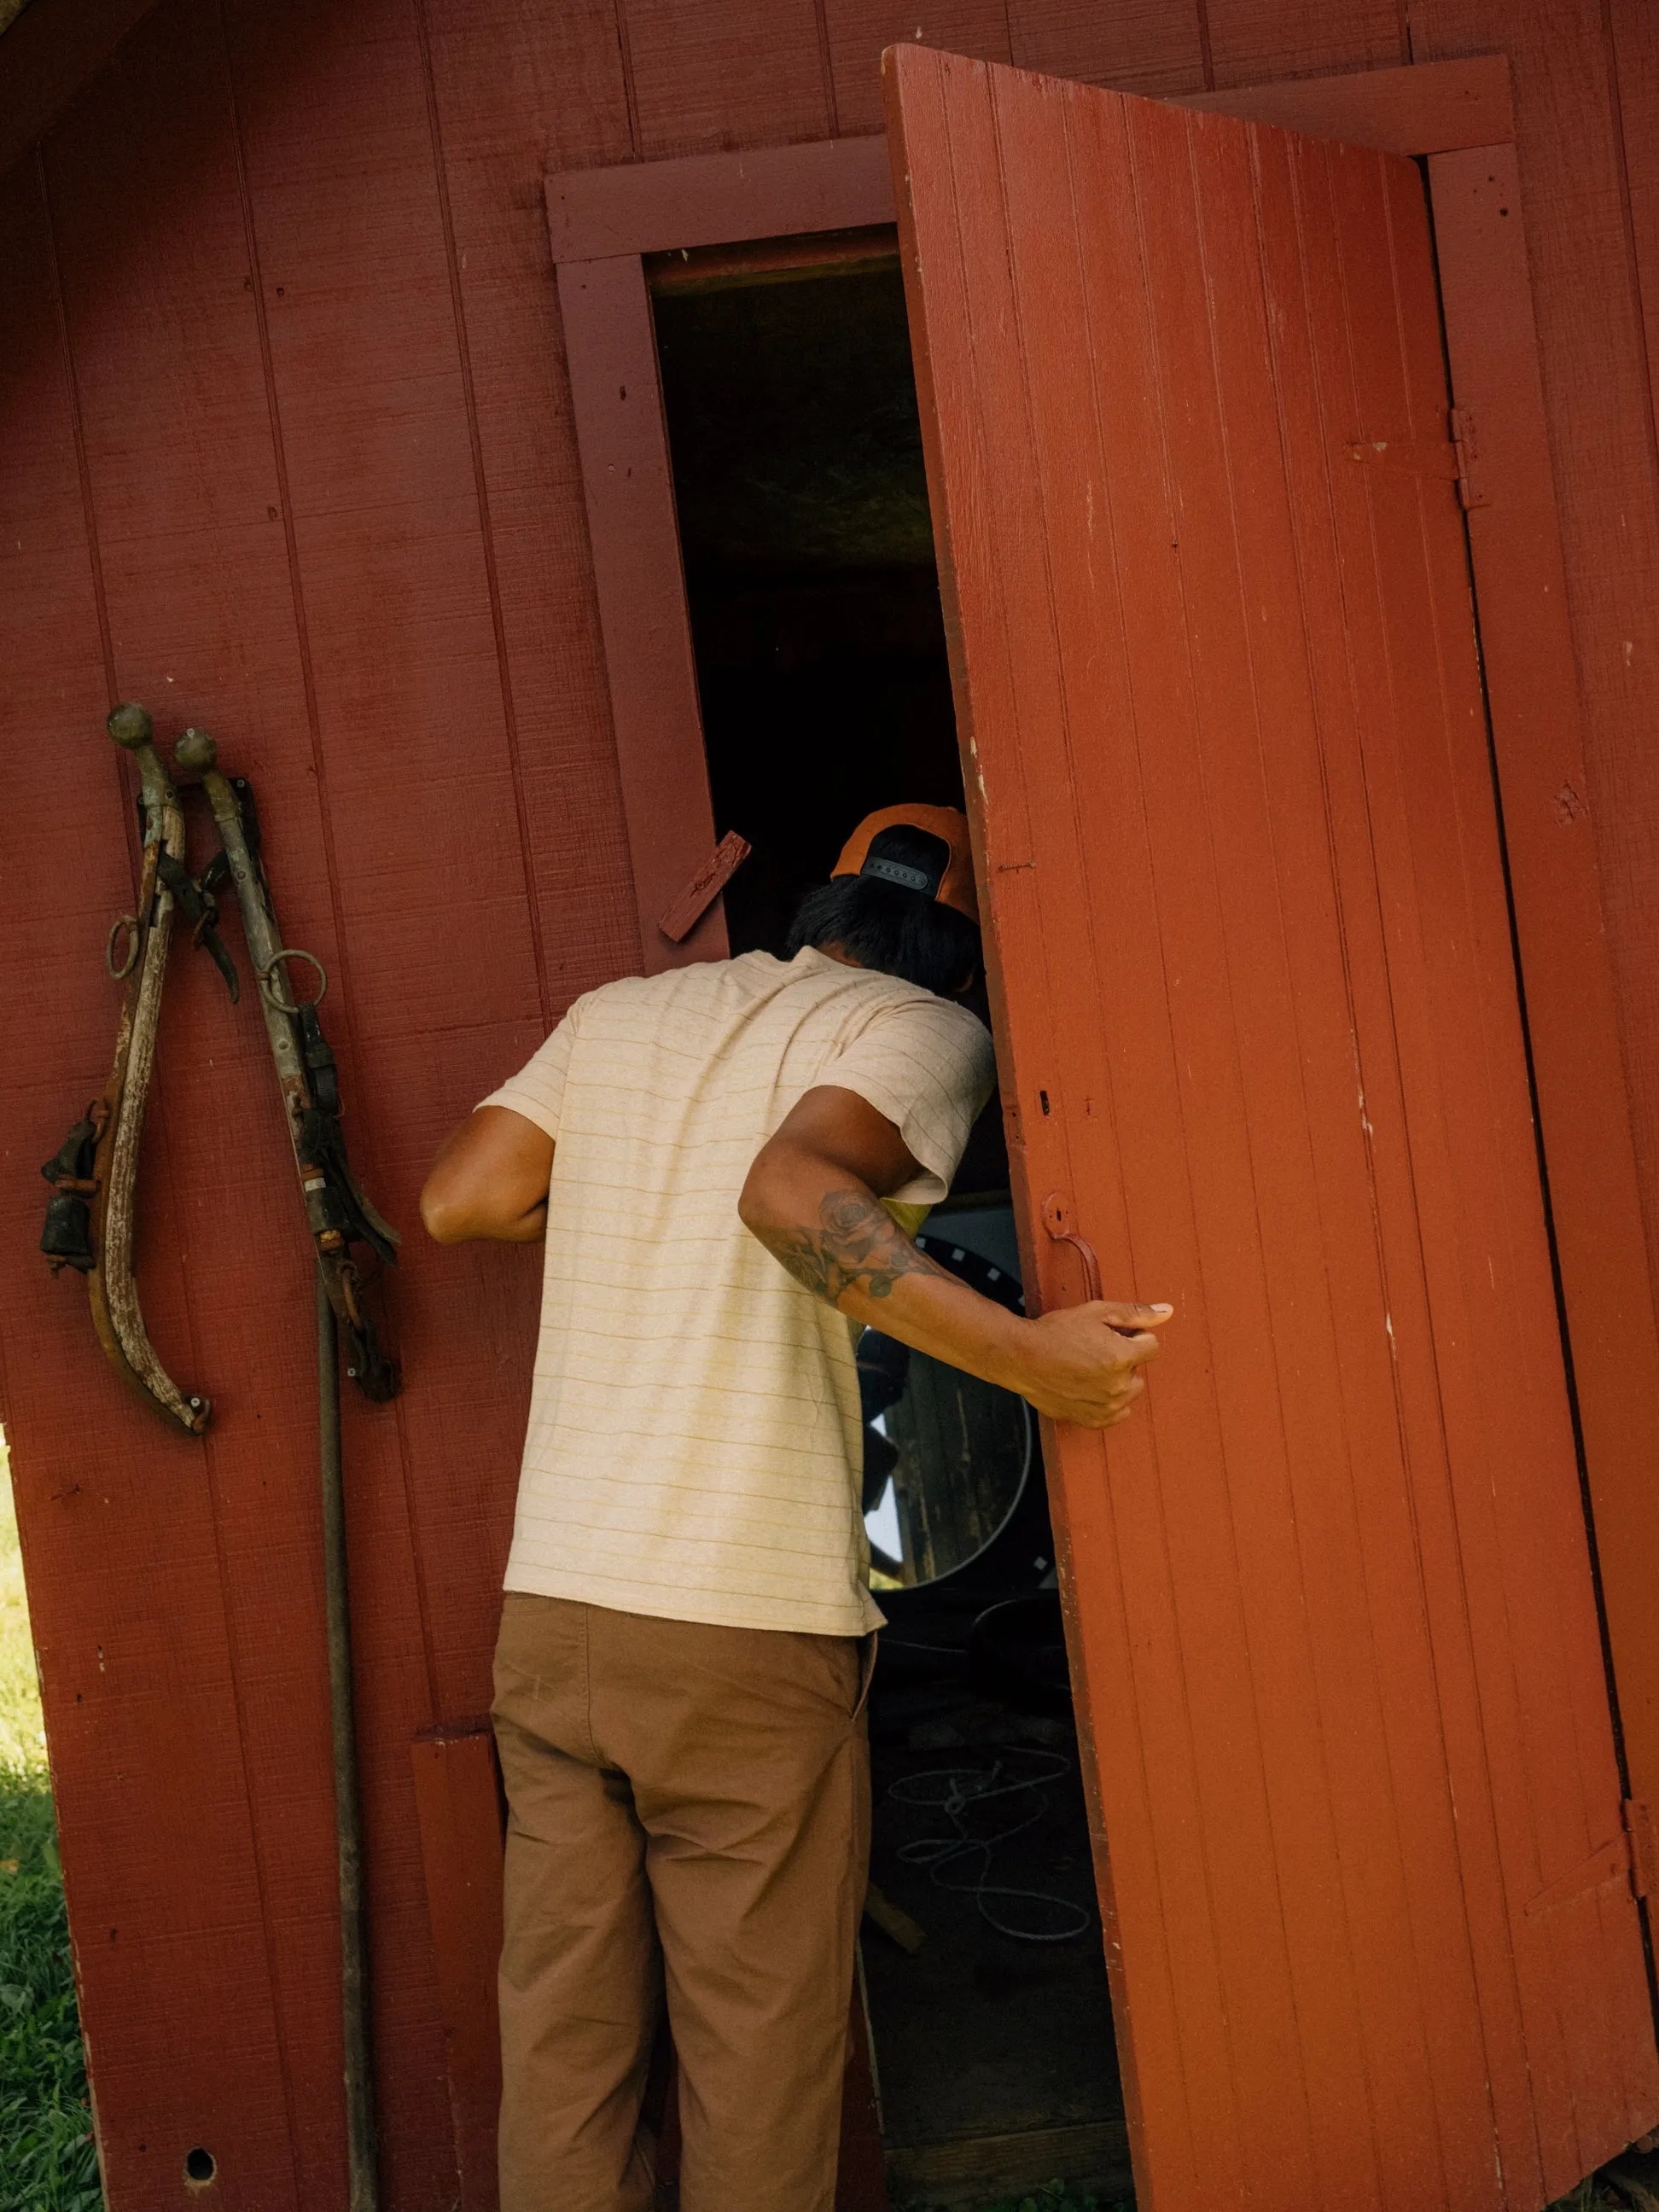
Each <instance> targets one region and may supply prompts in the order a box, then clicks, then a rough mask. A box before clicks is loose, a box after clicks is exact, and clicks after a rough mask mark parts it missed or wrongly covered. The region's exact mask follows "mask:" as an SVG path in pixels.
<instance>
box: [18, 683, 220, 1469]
mask: <svg viewBox="0 0 1659 2212" xmlns="http://www.w3.org/2000/svg"><path fill="white" fill-rule="evenodd" d="M107 728H108V730H109V733H110V735H111V737H112V738H114V740H115V742H116V744H118V745H119V746H121V747H122V748H123V749H124V750H125V751H127V752H130V753H131V754H132V755H133V757H134V758H135V759H136V760H137V763H138V775H139V781H140V793H139V802H138V804H139V813H140V817H141V819H142V821H143V866H142V869H141V872H140V875H139V879H138V898H137V912H136V913H134V914H127V915H122V916H121V918H120V920H119V921H118V922H117V923H116V924H115V926H114V927H113V928H112V930H111V932H110V934H109V943H108V945H107V947H106V955H105V957H106V962H107V964H108V967H109V971H110V974H111V975H112V976H113V977H114V978H115V980H116V981H118V982H119V983H122V984H123V985H124V986H125V989H124V992H123V994H122V1000H121V1018H120V1023H119V1025H118V1029H117V1030H116V1036H115V1058H114V1061H113V1063H112V1066H111V1068H110V1072H109V1079H108V1081H107V1082H106V1084H105V1085H104V1088H103V1091H102V1092H101V1093H100V1096H99V1097H97V1098H95V1099H94V1101H93V1103H91V1105H90V1106H88V1109H87V1110H86V1113H85V1114H84V1115H82V1119H81V1120H80V1121H77V1122H76V1124H75V1126H74V1127H73V1128H72V1129H71V1130H70V1133H69V1135H68V1136H67V1137H66V1138H65V1139H64V1143H63V1145H62V1146H61V1147H60V1149H59V1150H58V1152H57V1154H56V1155H55V1156H54V1158H52V1159H50V1160H48V1161H47V1162H46V1165H45V1166H44V1167H43V1168H42V1169H41V1170H40V1172H41V1174H42V1175H43V1176H45V1177H46V1181H47V1182H49V1183H51V1184H52V1198H51V1200H49V1201H48V1204H47V1207H46V1228H45V1230H44V1231H43V1232H42V1235H41V1238H40V1249H41V1250H42V1251H43V1252H44V1253H45V1254H46V1257H47V1259H48V1260H49V1261H51V1263H52V1273H54V1274H56V1273H57V1272H58V1269H59V1268H60V1267H74V1268H76V1269H77V1270H78V1271H79V1272H80V1273H82V1274H84V1275H85V1277H86V1279H87V1289H88V1293H89V1295H90V1297H91V1302H92V1323H93V1327H94V1329H95V1330H96V1331H97V1333H98V1341H99V1342H100V1344H101V1345H102V1346H103V1347H104V1351H105V1353H106V1356H107V1358H108V1359H109V1363H110V1364H111V1366H112V1367H113V1368H114V1370H115V1371H116V1373H117V1374H118V1376H120V1377H121V1379H122V1381H123V1382H124V1383H127V1384H129V1385H130V1386H131V1389H135V1390H136V1391H137V1392H138V1394H139V1395H140V1396H141V1397H142V1398H143V1400H144V1401H145V1402H146V1403H147V1404H148V1405H149V1406H151V1407H154V1408H155V1411H156V1412H157V1413H159V1414H160V1415H161V1418H162V1419H164V1420H165V1421H167V1423H168V1425H170V1426H171V1427H173V1428H177V1429H182V1430H183V1431H184V1432H185V1435H186V1436H192V1437H197V1436H200V1435H201V1433H202V1431H203V1430H204V1429H205V1428H206V1426H207V1425H208V1419H209V1416H210V1413H211V1411H212V1401H210V1399H208V1398H204V1397H197V1396H193V1395H190V1394H188V1393H186V1392H185V1391H184V1390H181V1389H179V1385H178V1384H177V1383H175V1382H174V1381H173V1378H172V1376H170V1375H169V1374H168V1373H167V1370H166V1368H164V1367H163V1366H162V1364H161V1360H160V1359H159V1358H158V1357H157V1356H156V1352H155V1346H153V1345H152V1344H151V1342H150V1340H149V1332H148V1331H147V1329H146V1328H145V1327H144V1316H143V1310H141V1308H140V1306H139V1303H138V1285H137V1281H136V1279H135V1278H134V1274H133V1265H132V1246H133V1227H134V1200H135V1194H136V1192H137V1170H138V1145H139V1139H140V1138H141V1137H142V1136H143V1127H144V1107H145V1104H146V1103H147V1101H148V1099H149V1083H150V1077H151V1074H152V1073H153V1072H154V1069H155V1031H156V1025H157V1024H158V1022H159V1021H160V1019H161V986H162V983H163V981H165V979H166V975H167V948H168V946H169V945H170V944H171V942H172V939H173V912H174V908H175V904H176V903H177V902H178V899H179V893H180V892H181V891H184V890H185V887H186V886H188V892H187V896H186V899H185V903H186V904H187V905H188V906H190V907H191V908H193V909H194V911H195V913H196V915H197V916H198V917H200V918H202V919H203V920H204V926H205V927H207V928H209V929H210V928H211V921H212V899H211V896H210V894H205V893H204V892H203V891H202V890H200V887H199V886H197V885H195V884H191V882H190V878H189V877H188V875H187V873H186V872H185V866H184V860H185V821H184V816H183V814H182V812H181V811H180V809H179V794H178V793H177V792H176V791H175V790H174V789H173V780H172V778H171V777H170V776H169V775H168V774H167V768H166V765H165V763H163V761H162V759H161V754H160V753H159V752H158V751H157V750H156V749H155V742H154V737H155V732H154V729H153V726H152V725H151V722H150V718H149V715H148V714H146V713H145V711H144V709H143V708H142V707H138V706H132V705H128V706H124V707H118V708H116V709H115V711H114V712H113V714H111V716H110V718H109V721H108V724H107ZM118 950H119V951H120V958H119V961H118V960H117V957H116V955H117V951H118ZM216 957H217V956H216ZM221 964H222V967H223V966H225V965H228V963H221ZM230 981H231V987H232V990H231V994H232V996H233V997H234V996H235V978H234V970H233V971H232V973H231V976H230Z"/></svg>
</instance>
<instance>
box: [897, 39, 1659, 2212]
mask: <svg viewBox="0 0 1659 2212" xmlns="http://www.w3.org/2000/svg"><path fill="white" fill-rule="evenodd" d="M886 67H887V71H888V91H889V101H890V119H891V128H892V134H893V137H894V144H895V165H896V170H897V171H898V172H899V173H900V179H901V189H900V200H901V223H902V236H903V241H904V248H905V260H906V280H907V283H908V285H909V287H910V313H911V321H912V326H913V331H914V335H915V346H916V354H917V365H918V374H919V378H920V380H921V390H922V403H923V419H924V424H925V426H926V429H927V437H928V441H929V455H928V459H929V469H930V478H931V483H932V490H933V507H934V515H935V527H936V532H937V535H938V538H939V547H940V554H941V565H942V568H943V571H944V580H945V597H946V608H947V624H948V628H949V630H950V634H951V642H952V652H953V656H954V670H955V678H956V684H957V708H958V714H959V717H960V721H961V726H962V732H963V745H964V750H965V755H966V766H967V769H968V783H969V794H970V799H969V803H970V805H971V806H972V807H973V809H974V811H975V822H976V829H977V836H978V839H979V849H980V859H981V867H982V872H983V880H984V885H985V890H986V893H987V912H988V915H989V918H990V919H989V927H990V933H991V942H992V946H993V961H994V969H995V982H996V1005H997V1018H998V1021H999V1024H1000V1040H999V1042H1000V1051H1001V1059H1002V1072H1003V1079H1004V1085H1005V1093H1006V1097H1007V1099H1008V1112H1009V1117H1010V1124H1011V1135H1012V1138H1013V1139H1014V1142H1013V1147H1012V1149H1013V1158H1014V1161H1015V1170H1014V1173H1015V1182H1016V1196H1017V1203H1018V1204H1020V1205H1021V1206H1022V1207H1023V1215H1024V1237H1025V1242H1026V1251H1027V1260H1028V1263H1030V1264H1031V1265H1034V1266H1035V1269H1036V1278H1037V1280H1038V1283H1039V1285H1040V1289H1041V1292H1042V1297H1044V1299H1045V1300H1048V1301H1049V1302H1054V1301H1057V1300H1063V1299H1074V1298H1076V1297H1079V1296H1080V1295H1081V1293H1082V1280H1081V1275H1080V1271H1079V1264H1078V1261H1077V1259H1076V1257H1075V1255H1073V1253H1072V1252H1071V1251H1069V1250H1067V1249H1066V1248H1064V1247H1062V1246H1061V1245H1059V1244H1057V1243H1052V1242H1051V1241H1050V1240H1049V1238H1048V1237H1047V1236H1046V1235H1045V1234H1044V1231H1043V1228H1042V1204H1043V1201H1044V1200H1046V1199H1048V1197H1049V1195H1050V1194H1058V1197H1059V1200H1060V1205H1061V1207H1062V1209H1063V1210H1064V1211H1065V1212H1066V1213H1068V1214H1069V1215H1070V1217H1071V1223H1072V1225H1075V1227H1076V1228H1077V1229H1079V1231H1080V1232H1081V1233H1082V1234H1083V1236H1084V1237H1086V1238H1087V1239H1088V1240H1090V1241H1091V1243H1093V1245H1094V1247H1095V1248H1096V1249H1097V1252H1098V1254H1099V1256H1100V1260H1101V1262H1102V1267H1103V1273H1104V1275H1105V1278H1106V1282H1107V1289H1108V1295H1112V1294H1116V1295H1118V1296H1124V1297H1127V1296H1130V1295H1133V1296H1136V1297H1169V1298H1172V1299H1174V1300H1175V1301H1176V1306H1177V1312H1176V1318H1175V1320H1174V1321H1173V1322H1171V1323H1170V1325H1169V1327H1168V1328H1167V1329H1166V1331H1165V1332H1164V1340H1165V1346H1166V1349H1165V1353H1164V1358H1163V1360H1162V1361H1161V1363H1160V1364H1159V1365H1158V1368H1157V1369H1156V1370H1154V1372H1153V1375H1152V1388H1151V1392H1150V1395H1149V1399H1148V1401H1147V1402H1146V1406H1145V1407H1144V1408H1143V1409H1142V1413H1141V1416H1140V1417H1139V1418H1138V1419H1136V1420H1135V1421H1134V1422H1133V1423H1132V1424H1130V1425H1128V1426H1127V1427H1126V1428H1124V1429H1123V1430H1121V1431H1118V1432H1116V1433H1115V1435H1114V1437H1112V1439H1111V1441H1110V1443H1109V1444H1108V1443H1105V1442H1104V1441H1103V1439H1101V1438H1099V1437H1096V1436H1093V1435H1090V1434H1087V1433H1084V1432H1081V1431H1060V1432H1059V1433H1058V1434H1057V1435H1054V1436H1052V1437H1050V1438H1049V1439H1048V1449H1049V1461H1048V1464H1049V1468H1050V1470H1051V1476H1052V1479H1053V1480H1054V1488H1055V1492H1056V1497H1055V1504H1056V1511H1057V1518H1058V1520H1059V1522H1060V1524H1061V1526H1062V1528H1063V1532H1064V1534H1063V1537H1062V1541H1063V1543H1064V1544H1065V1546H1066V1550H1065V1553H1064V1566H1065V1577H1064V1582H1063V1585H1062V1586H1063V1588H1064V1589H1065V1592H1066V1599H1067V1605H1068V1619H1069V1624H1070V1633H1071V1638H1072V1653H1073V1671H1074V1675H1075V1679H1076V1684H1077V1689H1078V1693H1079V1709H1080V1711H1081V1712H1082V1713H1083V1714H1084V1715H1085V1717H1086V1720H1087V1728H1086V1730H1085V1733H1086V1734H1087V1735H1089V1737H1090V1738H1091V1743H1092V1756H1093V1763H1094V1766H1095V1781H1096V1785H1097V1806H1098V1836H1097V1845H1098V1851H1097V1855H1098V1865H1099V1878H1100V1887H1101V1895H1102V1899H1103V1911H1104V1917H1105V1924H1106V1933H1107V1949H1108V1958H1109V1964H1110V1966H1111V1968H1112V1972H1113V1976H1114V1986H1115V2001H1116V2006H1117V2019H1118V2027H1119V2039H1120V2045H1121V2057H1122V2062H1123V2069H1124V2076H1125V2084H1126V2091H1127V2098H1128V2103H1129V2108H1130V2119H1131V2125H1132V2133H1133V2142H1134V2144H1135V2150H1136V2157H1137V2161H1138V2163H1137V2172H1138V2175H1139V2184H1140V2191H1141V2198H1140V2201H1141V2205H1142V2212H1185V2208H1193V2212H1197V2208H1199V2207H1203V2208H1205V2212H1213V2208H1214V2207H1216V2206H1218V2205H1222V2204H1252V2205H1260V2206H1262V2207H1264V2208H1265V2207H1273V2208H1274V2212H1310V2208H1325V2207H1332V2208H1334V2207H1336V2206H1339V2205H1340V2206H1341V2207H1343V2208H1344V2212H1353V2208H1359V2207H1387V2208H1389V2212H1428V2208H1431V2207H1447V2208H1454V2209H1455V2212H1478V2208H1484V2207H1488V2206H1498V2205H1512V2206H1513V2205H1519V2206H1536V2205H1539V2204H1541V2203H1544V2202H1545V2200H1546V2199H1547V2198H1549V2197H1553V2196H1555V2195H1556V2194H1558V2193H1559V2191H1563V2190H1565V2188H1567V2187H1568V2186H1569V2185H1571V2184H1572V2183H1573V2182H1574V2181H1575V2180H1577V2178H1578V2177H1579V2176H1580V2175H1581V2174H1583V2173H1584V2172H1587V2171H1588V2170H1589V2168H1590V2167H1591V2166H1594V2165H1595V2164H1596V2163H1597V2162H1598V2161H1600V2160H1603V2159H1605V2158H1606V2157H1607V2156H1608V2155H1610V2154H1612V2153H1613V2152H1614V2151H1616V2150H1618V2149H1619V2148H1621V2147H1622V2146H1623V2145H1624V2144H1625V2143H1626V2142H1627V2141H1628V2140H1629V2139H1630V2138H1631V2137H1632V2136H1633V2135H1634V2134H1635V2133H1637V2132H1638V2130H1641V2129H1642V2128H1644V2127H1645V2126H1648V2125H1650V2124H1652V2122H1653V2120H1654V2118H1656V2116H1659V2070H1656V2058H1655V2048H1654V2035H1653V2025H1652V2021H1651V2017H1650V2011H1649V2002H1648V1993H1647V1988H1646V1984H1645V1979H1644V1965H1643V1953H1642V1940H1641V1933H1640V1928H1639V1923H1638V1907H1637V1905H1636V1903H1635V1901H1634V1898H1633V1896H1632V1880H1631V1876H1630V1872H1629V1866H1628V1861H1627V1854H1626V1847H1625V1844H1624V1842H1623V1834H1622V1828H1621V1818H1620V1784H1619V1775H1618V1769H1617V1765H1616V1761H1615V1755H1614V1747H1613V1731H1612V1725H1611V1721H1610V1717H1609V1710H1608V1701H1607V1691H1606V1687H1605V1681H1604V1676H1603V1670H1602V1663H1601V1650H1600V1645H1599V1640H1598V1632H1597V1624H1596V1616H1595V1601H1594V1593H1593V1588H1592V1583H1591V1573H1590V1564H1589V1553H1588V1545H1587V1540H1586V1536H1585V1531H1584V1526H1583V1518H1582V1514H1581V1507H1580V1495H1579V1486H1578V1479H1577V1462H1576V1458H1575V1449H1574V1438H1573V1433H1572V1428H1571V1418H1570V1410H1569V1403H1568V1398H1567V1392H1566V1386H1565V1378H1564V1371H1563V1358H1562V1352H1561V1346H1560V1341H1559V1334H1558V1330H1557V1322H1556V1314H1555V1307H1554V1298H1553V1285H1552V1276H1551V1267H1550V1256H1549V1250H1548V1246H1547V1235H1546V1226H1545V1220H1544V1213H1543V1206H1542V1202H1541V1190H1540V1184H1539V1179H1538V1171H1537V1165H1536V1157H1535V1149H1534V1132H1533V1125H1532V1120H1531V1115H1530V1111H1529V1105H1528V1084H1527V1072H1526V1065H1525V1058H1524V1050H1523V1039H1522V1028H1521V1021H1520V1017H1519V1012H1518V1006H1517V994H1516V980H1515V973H1514V969H1513V964H1512V960H1511V951H1510V933H1509V925H1508V917H1507V909H1506V903H1505V897H1504V878H1503V871H1502V860H1501V854H1500V849H1499V844H1498V826H1497V822H1496V818H1495V807H1494V801H1493V794H1492V782H1491V779H1490V775H1489V772H1488V764H1487V753H1486V733H1485V726H1484V719H1483V706H1482V699H1481V693H1480V678H1479V671H1478V666H1477V660H1476V652H1475V639H1474V623H1473V617H1472V608H1471V602H1470V596H1469V586H1468V572H1467V563H1466V556H1465V550H1464V543H1463V532H1462V516H1461V513H1460V509H1459V505H1458V498H1457V492H1456V487H1455V482H1454V481H1453V477H1454V473H1455V471H1454V464H1453V460H1452V456H1451V453H1450V450H1449V447H1448V442H1447V439H1448V427H1447V414H1446V390H1445V384H1444V379H1443V368H1442V361H1441V346H1440V330H1439V320H1438V311H1437V300H1436V294H1435V285H1434V277H1433V273H1432V263H1431V248H1430V238H1429V230H1428V221H1427V212H1426V209H1425V198H1424V191H1423V185H1422V180H1421V178H1420V176H1419V172H1418V170H1417V169H1416V168H1415V167H1413V164H1412V163H1410V162H1408V161H1401V160H1398V159H1395V158H1392V157H1389V156H1384V155H1377V154H1375V153H1370V152H1366V151H1363V150H1360V149H1355V148H1352V147H1344V146H1340V145H1336V144H1334V143H1324V142H1321V141H1316V140H1311V139H1304V138H1298V137H1292V136H1290V135H1289V134H1287V133H1285V132H1283V131H1275V130H1271V129H1267V128H1264V127H1255V126H1252V125H1244V124H1240V123H1237V122H1234V121H1231V120H1230V119H1224V118H1219V117H1212V116H1204V115H1194V114H1189V113H1187V112H1182V111H1179V110H1176V109H1172V108H1169V107H1165V106H1160V105H1158V104H1157V103H1155V102H1152V101H1147V100H1134V99H1128V98H1125V97H1122V96H1121V95H1118V94H1110V93H1104V92H1098V91H1095V90H1092V89H1091V88H1086V87H1084V86H1080V85H1077V84H1069V83H1061V82H1054V81H1050V80H1047V79H1044V78H1041V77H1035V76H1026V75H1024V74H1021V73H1018V72H1016V71H1013V70H1005V69H997V68H992V67H987V66H986V65H984V64H977V63H970V62H967V61H963V60H960V59H958V58H956V57H954V56H949V55H941V54H936V53H930V52H925V51H923V50H921V49H918V48H901V49H898V50H897V51H896V52H894V53H892V54H890V55H889V56H888V58H887V63H886ZM1356 451H1357V452H1358V458H1357V459H1356V458H1355V457H1354V456H1355V453H1356Z"/></svg>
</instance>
